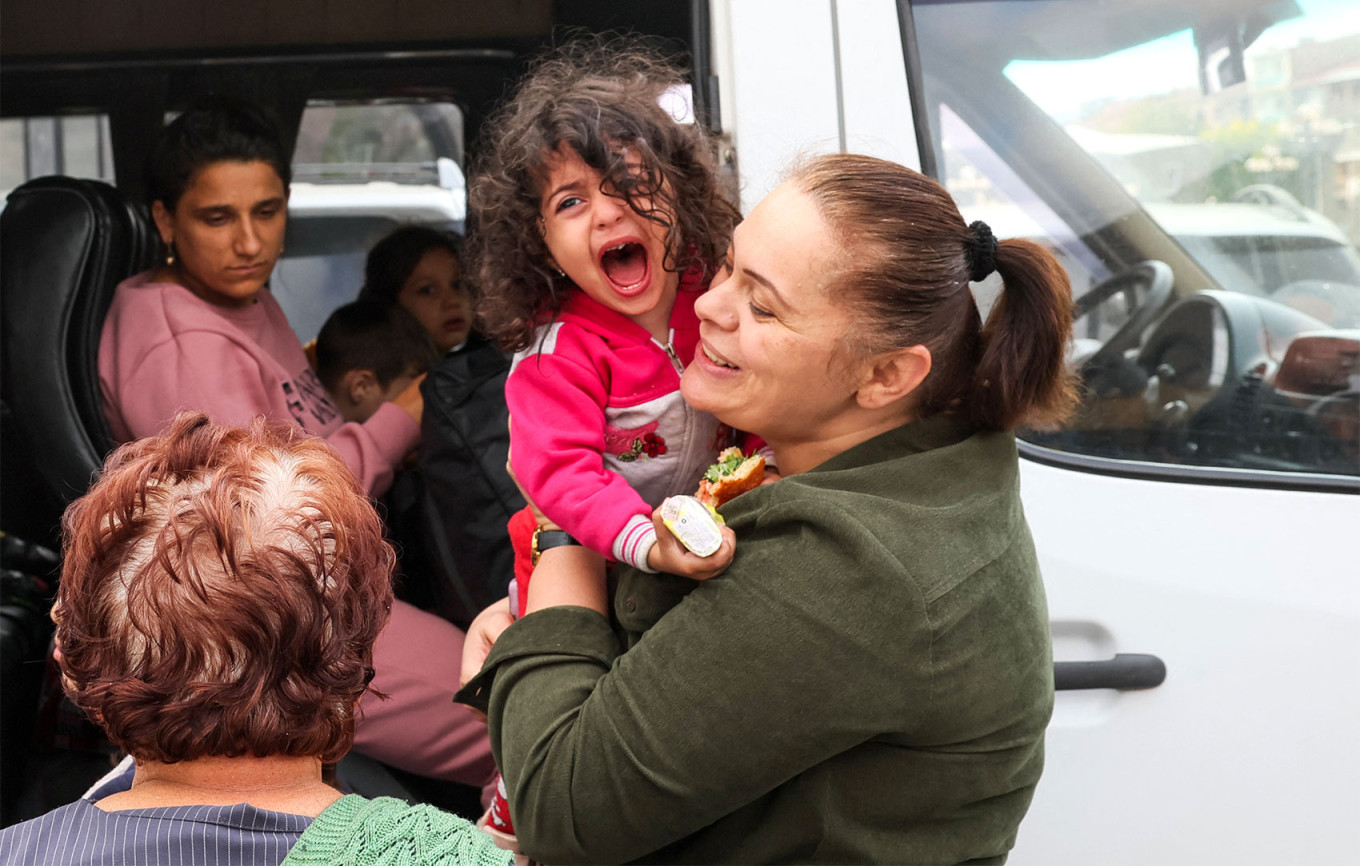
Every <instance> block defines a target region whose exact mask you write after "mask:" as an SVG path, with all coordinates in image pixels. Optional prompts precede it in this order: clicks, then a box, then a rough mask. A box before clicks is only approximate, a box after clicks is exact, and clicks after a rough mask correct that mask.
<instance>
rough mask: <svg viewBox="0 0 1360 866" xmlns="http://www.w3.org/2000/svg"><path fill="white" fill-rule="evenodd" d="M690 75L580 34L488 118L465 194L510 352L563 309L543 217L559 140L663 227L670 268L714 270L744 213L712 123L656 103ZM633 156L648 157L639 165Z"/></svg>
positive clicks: (638, 45)
mask: <svg viewBox="0 0 1360 866" xmlns="http://www.w3.org/2000/svg"><path fill="white" fill-rule="evenodd" d="M684 81H685V77H684V74H683V72H682V71H681V69H680V67H679V66H678V65H675V64H673V63H672V62H671V61H670V60H668V59H667V58H665V57H664V56H663V55H662V54H660V53H659V52H658V51H657V50H656V49H655V48H654V47H653V46H652V44H650V43H648V42H644V41H641V40H638V39H635V38H612V39H606V38H603V37H595V38H588V39H577V40H574V41H572V42H571V43H569V44H567V45H566V46H564V47H562V48H558V49H555V50H554V51H552V52H550V53H549V54H547V55H546V56H544V57H541V58H539V59H538V60H537V61H536V62H535V63H534V64H533V66H532V67H531V68H530V70H529V73H528V75H527V76H526V77H525V78H524V80H523V81H522V82H521V83H520V85H519V87H518V89H517V90H516V91H515V93H514V96H513V97H512V98H511V99H510V101H509V102H508V103H507V104H505V105H504V106H502V107H501V108H500V109H499V110H498V111H497V112H496V113H495V114H494V115H493V117H492V118H491V119H490V120H489V121H488V123H487V124H486V127H485V132H484V133H483V138H482V143H481V147H480V150H479V158H478V161H477V163H476V164H475V166H474V168H473V177H472V181H471V183H470V185H469V189H468V209H469V224H470V225H472V226H474V227H475V231H473V232H471V233H470V234H469V236H468V253H469V255H468V259H469V262H468V264H469V268H468V270H469V272H470V274H472V275H473V282H474V283H475V284H476V286H477V290H478V297H479V300H478V310H477V317H478V323H479V325H480V326H481V329H482V331H483V332H484V333H486V334H487V335H488V336H490V337H491V338H492V339H494V340H496V341H497V342H498V343H500V344H501V346H502V347H503V348H505V349H509V350H518V349H522V348H525V347H526V346H528V345H529V342H530V340H531V338H532V335H533V330H534V327H535V325H536V324H538V320H539V317H541V316H543V315H544V314H551V313H556V312H557V311H558V310H559V309H561V306H562V301H563V298H564V295H565V291H564V289H565V287H566V286H567V282H566V278H565V277H562V276H559V275H558V274H556V273H554V271H553V270H552V269H551V268H550V267H549V264H548V261H549V253H548V248H547V245H546V244H545V243H544V241H543V235H542V232H541V231H540V222H539V216H540V215H539V196H540V191H539V186H540V184H541V183H542V182H543V181H544V179H545V177H544V175H545V171H546V166H547V164H548V162H549V160H550V158H551V155H552V154H553V152H554V151H556V150H557V149H558V148H559V147H569V148H571V149H572V150H574V151H575V152H576V153H577V154H578V155H579V156H580V157H581V159H582V160H583V161H584V162H585V164H586V165H588V166H590V167H591V168H593V169H595V170H596V171H598V172H599V173H600V174H601V176H602V177H603V178H604V180H605V186H606V187H608V188H612V189H613V190H617V191H618V194H619V195H620V196H621V197H622V198H623V199H624V200H625V201H627V202H628V204H629V206H630V207H632V208H633V210H634V211H635V212H637V213H638V214H639V215H640V216H643V217H645V218H647V219H650V220H652V221H653V222H656V223H658V224H660V225H663V226H665V227H666V229H667V233H668V236H667V247H668V249H669V252H668V254H667V261H666V263H665V266H666V268H667V270H673V271H684V270H687V269H689V268H693V267H698V268H701V269H703V270H704V271H705V272H706V273H707V274H712V273H713V272H714V270H716V265H717V264H718V263H719V262H720V261H721V259H722V256H723V254H724V253H725V252H726V251H727V246H728V244H729V242H730V241H731V238H732V229H733V228H734V227H735V226H736V224H737V222H738V221H739V220H740V214H739V213H738V212H737V209H736V207H734V206H733V205H732V203H731V202H730V201H728V200H727V198H726V196H725V194H724V191H723V188H722V183H721V181H720V179H719V177H718V170H717V163H716V157H715V154H714V148H713V143H712V141H711V139H709V137H708V135H707V133H706V132H705V130H704V129H703V127H702V126H701V125H700V124H697V123H689V124H682V123H677V122H676V121H675V119H674V118H673V117H672V116H671V115H670V114H669V113H668V112H667V110H666V109H665V108H663V107H662V106H661V105H660V103H659V99H660V97H661V95H662V94H663V93H664V92H665V91H666V90H667V88H669V87H672V86H674V85H678V84H683V83H684ZM625 147H626V148H627V154H626V155H625V154H624V153H623V152H622V149H623V148H625ZM628 157H635V158H639V159H640V160H641V170H640V171H638V170H636V169H635V168H633V169H630V166H629V164H628V162H627V160H628ZM647 199H650V201H651V207H650V208H647V207H644V206H643V202H644V201H645V200H647Z"/></svg>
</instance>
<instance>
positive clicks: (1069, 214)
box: [912, 0, 1360, 476]
mask: <svg viewBox="0 0 1360 866" xmlns="http://www.w3.org/2000/svg"><path fill="white" fill-rule="evenodd" d="M912 14H913V17H914V21H915V26H916V32H917V44H918V47H919V52H920V58H921V64H922V72H923V84H924V92H925V97H926V100H925V101H926V105H925V108H926V112H925V115H926V117H927V118H928V121H929V124H930V129H931V134H932V136H933V138H934V148H933V151H934V157H935V160H936V167H937V175H938V176H939V177H940V179H941V180H942V181H943V182H944V183H945V185H946V186H947V187H948V188H949V190H950V192H951V193H952V194H953V195H954V196H955V199H956V200H957V201H958V203H959V206H960V209H961V210H962V211H963V214H964V216H965V217H966V218H967V219H969V220H973V219H983V220H985V221H987V222H988V223H989V224H991V225H992V227H993V229H994V231H995V232H996V234H997V235H998V236H1000V237H1008V236H1009V237H1027V238H1031V239H1034V240H1036V241H1039V242H1040V243H1043V244H1045V245H1046V246H1048V247H1049V248H1050V249H1051V250H1052V251H1053V252H1054V253H1055V254H1057V256H1058V257H1059V260H1060V261H1061V262H1062V263H1063V264H1064V266H1065V267H1066V268H1067V271H1068V273H1069V275H1070V276H1071V279H1072V287H1073V294H1074V296H1075V297H1076V299H1077V304H1078V311H1079V313H1081V314H1082V318H1083V319H1085V321H1084V322H1079V324H1078V334H1079V338H1078V339H1077V341H1076V345H1074V347H1073V355H1072V363H1073V366H1074V367H1075V368H1077V369H1079V370H1080V371H1081V374H1082V378H1083V380H1084V384H1085V385H1086V394H1087V398H1086V402H1085V404H1084V405H1083V407H1082V410H1081V413H1080V414H1079V416H1078V417H1077V418H1076V419H1075V420H1074V421H1073V422H1072V423H1071V424H1069V425H1068V427H1067V428H1066V429H1064V430H1060V431H1054V430H1048V431H1031V432H1030V433H1028V434H1027V438H1028V439H1029V440H1030V441H1031V442H1034V443H1038V444H1041V445H1045V446H1048V447H1051V448H1056V449H1060V450H1063V451H1067V452H1075V453H1081V454H1086V455H1094V456H1100V457H1113V458H1118V459H1121V460H1138V461H1145V462H1150V463H1180V464H1190V465H1198V466H1213V467H1222V468H1233V469H1251V470H1258V469H1265V470H1282V471H1287V472H1309V473H1321V474H1339V475H1344V476H1353V475H1360V330H1357V329H1360V254H1357V251H1356V242H1357V240H1360V123H1357V119H1360V15H1357V14H1356V10H1355V4H1354V2H1352V0H1284V2H1281V0H1175V2H1170V0H1129V2H1124V3H1119V4H1115V3H1105V2H1073V0H1023V2H1018V0H1017V2H1000V0H989V2H916V3H913V4H912ZM1148 261H1152V262H1156V263H1158V265H1157V266H1155V267H1154V266H1146V267H1143V266H1140V263H1143V262H1148ZM1140 268H1141V269H1140ZM998 289H999V286H988V285H986V284H984V285H982V286H980V287H979V297H980V300H982V301H983V302H984V303H985V302H986V301H987V300H988V298H989V297H991V296H992V295H993V294H994V293H995V291H997V290H998ZM1324 338H1325V340H1326V346H1327V347H1328V348H1327V349H1326V350H1325V351H1324V349H1323V348H1322V346H1323V343H1322V342H1320V341H1322V340H1323V339H1324ZM1324 355H1325V358H1326V360H1320V359H1321V358H1323V357H1324ZM1319 364H1321V365H1324V366H1328V365H1329V366H1328V371H1327V373H1326V374H1325V375H1322V376H1320V377H1314V379H1312V380H1310V381H1312V383H1313V384H1311V385H1307V386H1302V385H1300V384H1299V378H1298V376H1297V372H1298V370H1299V369H1301V367H1305V366H1306V367H1309V368H1310V369H1312V367H1315V366H1317V365H1319ZM1192 368H1193V371H1194V372H1193V374H1192V372H1191V371H1192ZM1209 370H1217V371H1218V374H1217V375H1216V376H1205V375H1201V373H1202V372H1203V371H1209ZM1300 388H1302V390H1299V389H1300ZM1352 422H1354V423H1352Z"/></svg>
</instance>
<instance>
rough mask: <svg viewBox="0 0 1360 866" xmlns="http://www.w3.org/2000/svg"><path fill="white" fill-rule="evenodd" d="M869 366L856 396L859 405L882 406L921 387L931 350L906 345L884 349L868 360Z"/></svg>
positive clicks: (927, 372)
mask: <svg viewBox="0 0 1360 866" xmlns="http://www.w3.org/2000/svg"><path fill="white" fill-rule="evenodd" d="M867 364H868V369H867V370H866V371H865V378H864V381H863V382H862V384H861V385H860V386H859V389H858V390H857V391H856V392H855V399H856V401H857V402H858V403H859V405H860V407H861V408H864V409H881V408H883V407H884V406H887V405H889V404H892V403H895V402H897V401H898V400H900V399H902V398H903V397H905V396H907V395H908V394H910V393H911V392H912V391H915V390H916V389H917V388H918V387H920V385H921V383H922V382H923V381H925V378H926V376H927V375H929V374H930V350H929V349H927V348H926V347H925V346H907V347H906V348H905V349H895V350H894V351H891V352H885V353H883V354H882V355H879V356H877V357H875V358H872V359H871V360H869V361H868V362H867Z"/></svg>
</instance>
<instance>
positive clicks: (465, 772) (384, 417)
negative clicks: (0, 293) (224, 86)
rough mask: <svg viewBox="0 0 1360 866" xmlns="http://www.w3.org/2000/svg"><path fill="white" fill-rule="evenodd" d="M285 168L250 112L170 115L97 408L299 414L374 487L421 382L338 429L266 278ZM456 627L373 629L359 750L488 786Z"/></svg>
mask: <svg viewBox="0 0 1360 866" xmlns="http://www.w3.org/2000/svg"><path fill="white" fill-rule="evenodd" d="M289 176H290V171H289V164H288V160H287V157H286V154H285V151H284V149H283V146H282V144H281V142H280V141H279V138H278V135H277V133H276V132H275V130H274V127H273V125H272V124H271V123H270V122H269V120H268V119H267V118H266V117H265V116H264V115H262V114H261V113H260V112H259V110H258V109H256V108H255V107H253V106H250V105H247V104H244V103H240V102H236V101H234V100H229V99H226V98H223V97H210V98H208V99H205V100H202V101H200V102H198V103H196V104H195V105H194V106H192V107H191V108H190V109H189V110H188V111H186V112H184V114H182V115H180V116H179V117H178V118H177V119H176V120H175V121H174V122H173V123H171V124H170V125H169V126H168V127H166V129H165V130H164V133H163V134H162V136H161V139H160V140H159V141H158V142H157V144H156V146H155V148H154V150H153V151H152V154H151V160H150V170H149V172H148V178H147V199H148V201H149V202H150V203H151V214H152V217H153V219H154V220H155V223H156V229H157V231H158V232H159V233H160V236H161V239H162V240H163V241H164V242H165V246H166V249H167V251H168V253H167V255H166V258H165V263H164V264H163V265H161V266H160V267H158V268H156V269H154V270H152V271H149V272H147V273H144V274H139V275H137V276H134V277H131V278H130V279H128V280H125V281H124V282H123V283H122V284H121V285H119V286H118V288H117V290H116V292H115V294H114V299H113V303H112V305H111V306H110V308H109V312H108V316H107V318H106V319H105V321H104V328H103V332H102V334H101V338H100V346H99V381H100V387H101V391H102V396H103V402H104V411H105V414H106V415H107V416H108V419H109V423H110V425H111V426H112V428H113V432H114V435H115V436H116V437H117V438H118V439H119V440H122V441H127V440H131V439H137V438H142V437H146V436H152V435H155V434H157V433H159V432H161V430H162V429H163V428H164V426H165V425H166V423H167V422H169V421H170V419H171V418H173V417H174V415H175V413H176V412H178V411H179V410H181V409H195V410H198V411H201V412H204V413H206V414H207V415H208V416H209V418H211V419H212V420H213V421H214V422H216V423H219V424H228V425H234V426H247V425H248V424H249V423H250V421H251V419H253V418H255V417H256V416H261V415H262V416H264V417H266V418H269V419H270V420H273V421H292V422H295V423H297V424H298V425H300V426H301V427H303V428H304V429H306V430H307V431H309V432H311V433H314V434H315V435H317V436H319V437H323V438H324V439H325V440H326V441H327V442H328V443H329V444H331V445H332V446H333V447H334V448H335V450H336V451H338V452H339V454H340V456H341V458H342V459H343V460H344V462H345V464H346V465H347V466H349V468H350V469H351V470H353V472H354V474H355V476H356V477H357V478H358V479H359V482H360V484H361V485H362V486H363V488H364V489H365V490H367V491H368V493H369V494H370V495H374V496H376V495H379V494H381V493H382V492H383V491H385V490H386V489H387V488H388V486H390V484H391V483H392V476H393V473H394V471H395V469H396V468H397V466H398V465H399V464H400V462H401V461H402V459H403V458H405V456H406V455H407V454H408V453H410V451H411V450H412V449H413V448H414V447H415V446H416V444H417V443H418V441H419V438H420V423H419V421H420V415H421V412H422V410H423V403H422V402H421V399H420V392H419V388H418V387H412V388H409V389H407V391H406V392H405V393H403V394H402V395H400V396H399V397H398V398H397V399H396V400H394V401H393V402H391V403H388V404H384V405H383V406H382V407H381V408H380V409H379V410H378V411H377V412H376V413H374V415H373V416H372V417H371V418H369V419H368V420H367V421H365V422H363V423H362V424H359V423H345V422H344V421H343V419H341V417H340V413H339V411H338V410H337V409H336V407H335V405H334V404H333V403H332V402H331V401H330V398H329V397H328V396H327V395H326V391H325V389H324V388H323V387H322V385H321V382H320V381H319V380H318V379H317V377H316V374H315V373H314V372H313V371H312V369H311V367H310V365H309V364H308V362H307V358H306V355H305V354H304V353H303V350H302V346H301V344H300V343H299V342H298V339H297V336H296V335H295V334H294V333H293V330H292V328H291V327H289V325H288V321H287V319H286V318H285V317H284V314H283V310H282V309H281V308H280V307H279V305H278V302H277V301H275V300H274V297H273V295H271V294H270V292H269V290H268V288H267V287H266V286H265V283H266V282H267V281H268V280H269V276H270V273H271V272H272V271H273V269H274V264H275V263H276V262H277V261H278V257H279V254H280V253H281V252H282V251H283V236H284V226H285V223H286V221H287V206H288V181H289ZM462 644H463V634H462V632H461V631H459V630H458V629H457V628H455V627H454V626H452V625H450V624H449V623H448V622H446V621H444V620H442V619H440V618H438V617H436V616H433V615H431V614H428V613H426V612H424V611H420V610H417V609H416V608H414V607H411V606H410V605H407V604H405V603H403V602H400V601H398V602H395V603H394V604H393V609H392V619H391V623H390V624H389V626H388V627H387V629H386V630H384V632H383V633H382V635H381V636H380V637H379V638H378V644H377V648H376V650H375V657H374V667H375V669H376V671H377V674H376V676H375V678H374V681H373V685H374V689H375V690H376V691H379V692H382V693H384V694H386V695H388V696H389V699H388V700H386V701H382V700H374V699H372V698H366V699H365V700H364V702H363V705H362V707H361V711H362V715H361V722H360V725H359V729H358V733H357V736H356V738H355V748H356V749H358V750H359V751H361V752H365V753H367V754H368V755H370V756H372V757H375V758H377V759H379V760H381V761H384V762H386V763H389V764H392V765H394V766H398V767H401V768H403V769H407V770H411V771H414V772H418V773H421V774H424V775H430V776H436V777H440V778H446V779H452V780H455V781H460V782H464V783H466V784H472V785H478V786H482V785H485V784H486V783H488V782H489V781H490V780H491V778H492V775H493V772H494V770H493V765H492V761H491V755H490V746H489V744H488V742H487V739H486V729H485V727H484V726H483V725H482V724H481V723H480V722H478V721H477V720H475V719H474V718H473V717H472V716H471V715H470V714H469V713H468V712H467V710H466V709H464V708H462V707H459V706H456V705H454V704H453V703H452V702H451V698H452V696H453V693H454V691H456V690H457V688H458V671H459V660H460V658H461V655H462Z"/></svg>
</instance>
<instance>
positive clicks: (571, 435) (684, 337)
mask: <svg viewBox="0 0 1360 866" xmlns="http://www.w3.org/2000/svg"><path fill="white" fill-rule="evenodd" d="M707 288H708V286H707V284H705V283H704V282H703V281H702V279H701V277H700V276H699V275H698V274H697V273H687V274H685V275H684V276H683V277H682V279H681V284H680V291H679V292H678V293H677V295H676V298H675V306H674V307H673V308H672V310H671V317H670V333H669V337H670V339H669V341H668V342H667V343H666V344H664V345H663V344H662V343H659V342H658V341H656V340H654V339H652V337H651V335H650V334H648V333H647V331H646V330H644V329H643V328H642V327H641V326H640V325H637V324H636V323H634V322H633V321H631V320H630V319H628V318H627V317H626V316H624V315H622V314H621V313H618V312H615V311H614V310H611V309H609V308H608V307H606V306H604V305H603V304H600V303H598V302H597V301H594V300H592V299H591V298H589V297H588V296H587V295H586V294H585V293H584V292H581V291H579V290H578V291H573V292H572V293H571V295H570V296H569V297H568V298H567V301H566V303H565V304H564V305H563V307H562V311H561V313H559V314H558V316H557V318H556V319H555V320H554V321H553V322H551V323H549V324H546V325H543V326H541V327H540V328H539V329H538V330H537V332H536V333H535V334H534V341H533V343H532V344H531V345H530V347H529V348H528V349H525V350H524V351H522V352H520V353H518V354H517V355H515V360H514V366H513V367H512V368H511V371H510V376H509V378H508V379H507V380H506V383H505V402H506V404H507V405H508V406H509V408H510V418H511V419H512V422H511V425H510V454H511V462H512V463H513V466H514V471H515V477H516V478H518V479H519V481H520V483H521V484H522V485H523V487H524V490H525V491H526V492H527V493H528V494H529V498H530V499H531V500H532V501H533V502H534V504H535V505H537V506H538V507H539V508H541V509H542V510H543V513H544V514H546V515H547V516H548V517H549V518H551V519H552V521H553V522H554V523H556V524H557V525H558V526H561V527H562V528H563V529H565V530H566V531H567V532H569V533H571V534H572V535H573V536H574V537H576V538H577V539H579V540H580V541H581V543H582V544H584V545H585V546H586V547H589V548H591V549H592V550H595V551H597V552H599V553H601V554H603V555H605V556H607V557H609V558H611V559H614V560H618V561H620V562H626V563H629V564H630V565H634V566H637V567H638V568H641V569H643V570H650V569H649V568H648V565H647V555H648V554H649V553H650V552H651V549H652V545H653V544H654V543H655V542H656V530H655V529H654V528H653V526H652V519H651V514H652V509H653V508H654V507H655V506H657V505H659V504H660V503H661V500H662V499H664V498H665V497H666V496H669V495H671V494H673V493H693V492H694V490H695V488H696V487H697V486H698V484H699V479H700V478H702V477H703V474H704V471H705V470H706V469H707V468H708V466H709V464H710V463H712V462H713V460H714V459H715V458H716V457H717V454H718V451H719V450H721V448H722V447H723V446H724V445H726V444H729V443H728V442H727V441H726V438H725V437H726V436H728V435H729V432H728V431H727V430H726V428H722V427H720V425H719V423H718V419H716V418H714V417H713V416H712V415H710V414H708V413H707V412H700V411H698V410H696V409H694V408H692V407H691V406H689V405H688V404H687V403H685V401H684V398H682V397H681V395H680V373H681V372H682V371H683V370H684V368H685V365H686V364H688V363H689V362H690V361H692V360H693V359H694V350H695V346H696V345H698V342H699V319H698V317H697V316H696V315H695V313H694V302H695V300H696V299H697V298H698V297H699V295H700V294H701V293H702V292H703V291H704V290H705V289H707Z"/></svg>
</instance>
